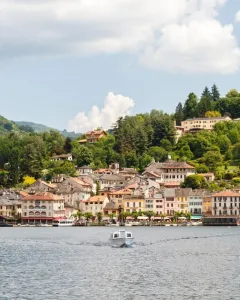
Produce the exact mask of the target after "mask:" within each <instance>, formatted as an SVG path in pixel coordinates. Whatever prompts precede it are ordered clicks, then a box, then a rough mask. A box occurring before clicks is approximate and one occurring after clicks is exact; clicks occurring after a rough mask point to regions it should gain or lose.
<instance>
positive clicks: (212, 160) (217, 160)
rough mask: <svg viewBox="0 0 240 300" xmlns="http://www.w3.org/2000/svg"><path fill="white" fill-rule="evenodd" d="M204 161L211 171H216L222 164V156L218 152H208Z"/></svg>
mask: <svg viewBox="0 0 240 300" xmlns="http://www.w3.org/2000/svg"><path fill="white" fill-rule="evenodd" d="M203 159H204V162H205V164H206V165H207V166H208V167H209V169H210V170H211V171H215V170H216V168H217V167H219V166H221V164H222V155H221V154H220V152H218V151H208V152H207V153H205V154H204V156H203Z"/></svg>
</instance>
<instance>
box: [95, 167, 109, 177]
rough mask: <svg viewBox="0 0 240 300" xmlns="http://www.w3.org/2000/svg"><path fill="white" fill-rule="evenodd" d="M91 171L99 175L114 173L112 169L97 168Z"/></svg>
mask: <svg viewBox="0 0 240 300" xmlns="http://www.w3.org/2000/svg"><path fill="white" fill-rule="evenodd" d="M93 173H94V174H95V175H99V176H100V175H104V174H108V175H112V174H114V171H113V170H112V169H97V170H95V171H94V172H93Z"/></svg>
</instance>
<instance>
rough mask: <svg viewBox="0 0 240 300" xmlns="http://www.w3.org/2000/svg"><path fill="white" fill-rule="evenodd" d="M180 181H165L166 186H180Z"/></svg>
mask: <svg viewBox="0 0 240 300" xmlns="http://www.w3.org/2000/svg"><path fill="white" fill-rule="evenodd" d="M180 184H181V182H180V181H172V182H166V183H164V186H180Z"/></svg>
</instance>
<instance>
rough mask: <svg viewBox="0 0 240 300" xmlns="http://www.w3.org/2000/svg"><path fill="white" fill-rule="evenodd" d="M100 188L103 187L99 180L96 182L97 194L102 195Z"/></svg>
mask: <svg viewBox="0 0 240 300" xmlns="http://www.w3.org/2000/svg"><path fill="white" fill-rule="evenodd" d="M100 189H101V187H100V183H99V181H97V183H96V195H97V196H99V195H100Z"/></svg>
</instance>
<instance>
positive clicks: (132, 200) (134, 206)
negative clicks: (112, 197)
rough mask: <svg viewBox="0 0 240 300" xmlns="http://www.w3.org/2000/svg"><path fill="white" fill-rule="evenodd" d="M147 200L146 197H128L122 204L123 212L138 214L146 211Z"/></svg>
mask: <svg viewBox="0 0 240 300" xmlns="http://www.w3.org/2000/svg"><path fill="white" fill-rule="evenodd" d="M145 203H146V201H145V199H144V196H143V195H142V196H134V195H132V196H127V197H126V198H124V199H123V200H122V204H123V211H124V212H129V213H132V212H134V211H136V212H141V211H145V208H146V207H145V206H146V205H145Z"/></svg>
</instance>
